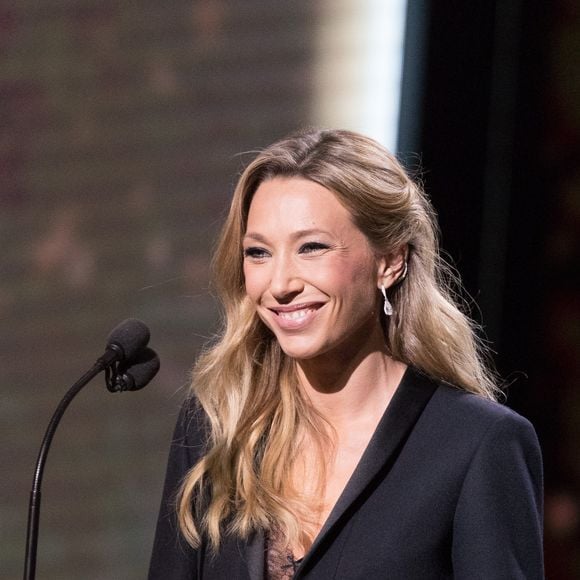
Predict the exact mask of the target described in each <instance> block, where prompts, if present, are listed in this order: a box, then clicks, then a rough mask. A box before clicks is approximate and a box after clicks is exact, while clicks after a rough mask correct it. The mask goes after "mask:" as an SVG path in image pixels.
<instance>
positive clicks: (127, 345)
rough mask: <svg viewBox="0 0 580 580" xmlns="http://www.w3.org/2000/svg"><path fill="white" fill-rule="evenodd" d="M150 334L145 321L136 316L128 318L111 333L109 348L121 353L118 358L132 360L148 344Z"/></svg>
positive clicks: (108, 341)
mask: <svg viewBox="0 0 580 580" xmlns="http://www.w3.org/2000/svg"><path fill="white" fill-rule="evenodd" d="M150 336H151V334H150V332H149V329H148V328H147V325H146V324H145V323H144V322H141V321H140V320H137V319H136V318H127V320H124V321H123V322H121V323H120V324H119V325H117V326H116V327H115V328H114V329H113V330H112V332H111V334H109V338H108V339H107V349H108V350H109V349H110V350H114V351H116V352H117V353H118V355H119V358H118V360H121V361H126V360H131V359H132V358H134V357H135V356H136V355H137V353H138V352H139V351H140V350H141V349H143V348H145V347H146V346H147V343H148V342H149V338H150Z"/></svg>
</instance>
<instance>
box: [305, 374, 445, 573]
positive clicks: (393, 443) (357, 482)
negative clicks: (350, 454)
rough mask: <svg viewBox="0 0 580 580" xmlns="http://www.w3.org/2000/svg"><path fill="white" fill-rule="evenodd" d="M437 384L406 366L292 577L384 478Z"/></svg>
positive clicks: (315, 554) (314, 555)
mask: <svg viewBox="0 0 580 580" xmlns="http://www.w3.org/2000/svg"><path fill="white" fill-rule="evenodd" d="M437 386H438V385H437V383H435V382H434V381H432V380H431V379H429V378H428V377H426V376H425V375H422V374H421V373H419V372H418V371H416V370H415V369H413V368H411V367H409V368H408V369H407V371H406V372H405V374H404V376H403V379H402V380H401V383H400V384H399V387H398V388H397V391H396V392H395V394H394V395H393V398H392V399H391V402H390V403H389V406H388V407H387V409H386V411H385V413H384V415H383V417H382V418H381V420H380V421H379V424H378V425H377V428H376V430H375V432H374V434H373V436H372V437H371V440H370V442H369V444H368V446H367V448H366V450H365V452H364V453H363V455H362V457H361V459H360V461H359V463H358V465H357V467H356V469H355V470H354V472H353V474H352V476H351V478H350V479H349V481H348V483H347V484H346V486H345V488H344V490H343V492H342V494H341V496H340V497H339V498H338V501H337V502H336V504H335V506H334V508H333V509H332V511H331V512H330V515H329V516H328V519H327V520H326V522H325V523H324V526H323V527H322V529H321V530H320V533H319V534H318V536H317V537H316V540H315V541H314V543H313V544H312V547H311V548H310V550H309V551H308V553H307V554H306V556H305V557H304V560H303V561H302V564H301V566H300V568H299V569H298V571H297V573H296V575H295V578H300V577H301V572H305V571H306V570H307V569H308V568H309V563H311V562H313V561H316V558H317V553H318V552H320V551H321V550H322V549H324V546H325V543H326V542H327V541H328V540H329V538H331V537H332V536H333V533H332V532H333V531H334V529H335V528H336V526H338V525H340V523H341V521H342V520H343V519H344V517H345V516H347V515H348V513H349V511H350V509H351V507H352V506H353V505H356V502H357V499H358V498H359V497H360V496H361V494H362V493H363V492H364V491H365V489H366V488H367V487H368V486H369V485H370V484H371V483H372V482H373V480H374V479H375V478H376V477H377V476H379V475H380V476H382V477H384V476H385V475H386V473H387V472H388V471H389V470H390V468H391V466H392V465H393V463H394V462H395V460H396V458H397V456H398V454H399V451H400V450H401V448H402V447H403V445H404V443H405V441H406V439H407V437H408V436H409V434H410V432H411V431H412V429H413V427H414V425H415V423H416V422H417V420H418V419H419V416H420V415H421V413H422V411H423V409H424V408H425V406H426V405H427V403H428V402H429V399H430V398H431V396H432V395H433V393H434V392H435V390H436V389H437Z"/></svg>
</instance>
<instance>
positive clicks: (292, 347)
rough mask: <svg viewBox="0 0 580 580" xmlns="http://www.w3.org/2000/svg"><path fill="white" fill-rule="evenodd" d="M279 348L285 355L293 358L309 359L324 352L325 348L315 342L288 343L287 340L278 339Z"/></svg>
mask: <svg viewBox="0 0 580 580" xmlns="http://www.w3.org/2000/svg"><path fill="white" fill-rule="evenodd" d="M278 344H279V345H280V348H281V349H282V351H283V352H284V354H285V355H286V356H289V357H290V358H293V359H295V360H309V359H313V358H316V357H317V356H320V355H321V354H324V353H325V352H326V350H327V349H324V348H322V346H321V345H315V344H289V343H288V341H287V340H282V341H281V340H278Z"/></svg>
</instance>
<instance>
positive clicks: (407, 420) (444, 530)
mask: <svg viewBox="0 0 580 580" xmlns="http://www.w3.org/2000/svg"><path fill="white" fill-rule="evenodd" d="M188 408H189V407H188V406H187V405H186V406H184V409H183V410H182V413H181V415H180V417H179V419H178V422H177V427H176V431H175V436H174V439H173V443H172V445H171V451H170V455H169V465H168V468H167V477H166V482H165V489H164V492H163V500H162V505H161V512H160V515H159V521H158V524H157V531H156V536H155V543H154V547H153V556H152V560H151V567H150V571H149V580H185V579H190V578H203V579H210V580H213V579H216V580H217V579H229V580H233V579H236V580H237V579H244V580H250V579H251V580H254V579H256V580H257V579H261V578H263V576H264V561H265V557H264V556H265V554H264V538H263V535H262V534H260V533H256V534H255V535H254V536H253V537H252V538H250V539H249V540H248V541H241V540H238V539H236V538H233V537H226V539H225V540H224V542H223V545H222V547H221V549H220V552H219V554H218V555H217V556H212V554H211V553H210V552H209V551H206V550H205V549H204V547H203V546H202V548H201V549H199V550H193V549H191V548H190V547H189V546H188V545H187V544H186V543H185V541H183V539H181V538H180V537H179V532H178V529H177V525H176V521H175V516H174V503H173V501H172V500H173V496H174V494H175V490H176V488H177V485H178V484H179V481H180V480H181V478H182V477H183V476H184V474H185V473H186V471H187V470H188V469H189V468H190V467H191V466H192V465H193V464H194V463H195V462H196V461H197V460H198V458H199V456H200V454H201V452H202V445H203V438H204V436H203V417H200V413H199V412H197V413H196V414H195V413H194V414H192V413H191V412H188V411H187V409H188ZM295 578H297V579H298V578H310V579H316V580H326V579H330V578H337V579H340V580H354V579H361V580H363V579H364V580H369V579H380V578H385V579H396V580H430V579H442V578H454V579H465V580H477V579H481V580H496V579H497V580H499V579H502V580H504V579H505V580H507V579H509V580H515V579H520V578H521V579H525V580H535V579H541V578H543V559H542V464H541V455H540V449H539V445H538V441H537V438H536V434H535V432H534V429H533V427H532V426H531V425H530V423H529V422H528V421H527V420H526V419H524V418H522V417H520V416H519V415H517V414H516V413H514V412H513V411H511V410H509V409H508V408H506V407H504V406H502V405H499V404H497V403H493V402H490V401H487V400H485V399H482V398H481V397H478V396H476V395H472V394H469V393H466V392H464V391H461V390H458V389H454V388H451V387H448V386H445V385H442V384H439V383H436V382H434V381H432V380H431V379H429V378H427V377H425V376H424V375H422V374H420V373H418V372H417V371H416V370H413V369H411V368H409V369H408V370H407V371H406V373H405V375H404V377H403V380H402V382H401V384H400V385H399V387H398V389H397V391H396V393H395V395H394V397H393V399H392V401H391V403H390V405H389V406H388V408H387V410H386V412H385V414H384V416H383V417H382V419H381V421H380V422H379V425H378V426H377V429H376V431H375V433H374V435H373V437H372V438H371V441H370V443H369V445H368V447H367V449H366V450H365V452H364V454H363V456H362V458H361V460H360V462H359V464H358V466H357V467H356V469H355V471H354V473H353V475H352V477H351V478H350V480H349V482H348V484H347V485H346V487H345V489H344V491H343V493H342V495H341V496H340V498H339V500H338V502H337V503H336V505H335V507H334V509H333V510H332V512H331V514H330V516H329V517H328V520H327V521H326V523H325V524H324V527H323V528H322V530H321V531H320V533H319V535H318V537H317V538H316V540H315V542H314V544H313V545H312V547H311V549H310V551H309V552H308V553H307V554H306V556H305V558H304V560H303V562H302V564H301V566H300V568H299V569H298V571H297V572H296V575H295Z"/></svg>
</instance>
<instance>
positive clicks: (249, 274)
mask: <svg viewBox="0 0 580 580" xmlns="http://www.w3.org/2000/svg"><path fill="white" fill-rule="evenodd" d="M263 285H264V280H263V275H260V272H259V271H258V270H256V269H255V268H251V267H248V266H245V265H244V287H245V289H246V294H247V295H248V297H249V298H250V300H252V302H257V301H258V300H259V298H260V296H261V295H262V293H263V291H264V290H263Z"/></svg>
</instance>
